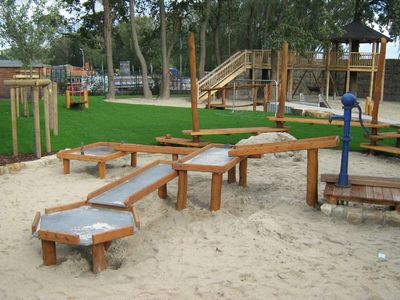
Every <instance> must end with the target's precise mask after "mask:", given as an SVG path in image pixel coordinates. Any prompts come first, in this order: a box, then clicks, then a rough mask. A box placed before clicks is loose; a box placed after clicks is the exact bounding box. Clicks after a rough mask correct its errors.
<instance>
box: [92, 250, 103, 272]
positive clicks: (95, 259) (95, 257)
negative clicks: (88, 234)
mask: <svg viewBox="0 0 400 300" xmlns="http://www.w3.org/2000/svg"><path fill="white" fill-rule="evenodd" d="M105 254H106V250H105V248H104V244H103V243H101V244H97V245H92V271H93V273H96V274H97V273H100V272H101V271H103V270H104V269H105V268H106V266H107V263H106V255H105Z"/></svg>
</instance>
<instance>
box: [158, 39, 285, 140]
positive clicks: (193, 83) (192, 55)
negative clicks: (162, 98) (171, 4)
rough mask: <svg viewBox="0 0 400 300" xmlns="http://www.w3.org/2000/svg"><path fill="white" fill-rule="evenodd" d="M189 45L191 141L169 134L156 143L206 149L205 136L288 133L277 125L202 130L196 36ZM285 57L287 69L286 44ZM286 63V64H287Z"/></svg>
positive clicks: (282, 106) (189, 40)
mask: <svg viewBox="0 0 400 300" xmlns="http://www.w3.org/2000/svg"><path fill="white" fill-rule="evenodd" d="M188 44H189V59H190V94H191V109H192V130H183V131H182V133H183V134H184V135H189V136H191V139H185V138H174V137H171V136H170V135H169V134H167V135H165V136H163V137H157V138H156V141H157V142H158V143H159V144H162V145H181V146H189V147H204V146H205V145H207V144H208V142H203V141H200V137H201V136H204V135H232V134H243V133H247V134H260V133H267V132H287V131H289V129H288V128H284V127H283V124H280V123H279V122H278V123H277V125H278V126H277V127H276V128H274V127H250V128H216V129H200V125H199V117H198V111H197V102H198V99H197V97H198V93H197V79H196V52H195V41H194V34H193V33H190V34H189V39H188ZM283 51H284V52H283V53H284V54H283V55H282V57H283V58H282V60H283V62H282V65H283V66H282V68H286V69H285V70H286V71H287V62H288V57H289V51H288V44H287V43H286V42H284V45H283ZM285 61H286V63H285ZM282 74H287V72H282ZM283 77H284V76H282V82H286V78H285V79H284V78H283ZM281 89H285V90H286V85H284V84H283V83H282V86H281ZM283 94H285V96H284V97H280V100H279V110H280V111H281V112H284V107H285V100H286V93H284V92H283V91H282V92H281V94H280V95H281V96H282V95H283Z"/></svg>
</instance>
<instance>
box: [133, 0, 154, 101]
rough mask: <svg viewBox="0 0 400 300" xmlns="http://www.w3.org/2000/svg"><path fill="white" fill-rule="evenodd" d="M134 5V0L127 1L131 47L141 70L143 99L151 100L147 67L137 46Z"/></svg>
mask: <svg viewBox="0 0 400 300" xmlns="http://www.w3.org/2000/svg"><path fill="white" fill-rule="evenodd" d="M135 5H136V0H129V8H130V16H131V31H132V40H133V47H134V49H135V54H136V56H137V58H138V59H139V62H140V69H141V70H142V82H143V95H144V98H145V99H151V98H152V96H153V95H152V93H151V90H150V88H149V79H148V78H147V65H146V60H145V58H144V56H143V53H142V51H141V50H140V46H139V39H138V35H137V30H136V18H135Z"/></svg>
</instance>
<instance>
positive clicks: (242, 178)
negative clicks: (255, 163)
mask: <svg viewBox="0 0 400 300" xmlns="http://www.w3.org/2000/svg"><path fill="white" fill-rule="evenodd" d="M239 185H240V186H241V187H246V186H247V158H245V159H243V160H241V161H240V163H239Z"/></svg>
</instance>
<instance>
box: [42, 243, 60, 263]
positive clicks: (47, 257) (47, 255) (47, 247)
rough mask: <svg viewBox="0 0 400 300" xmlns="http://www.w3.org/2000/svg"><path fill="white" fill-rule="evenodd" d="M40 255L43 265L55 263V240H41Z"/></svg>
mask: <svg viewBox="0 0 400 300" xmlns="http://www.w3.org/2000/svg"><path fill="white" fill-rule="evenodd" d="M42 257H43V264H44V265H45V266H53V265H55V264H56V263H57V254H56V243H55V242H53V241H46V240H42Z"/></svg>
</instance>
